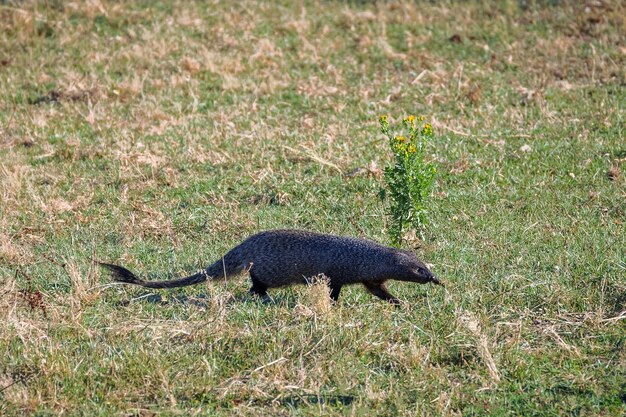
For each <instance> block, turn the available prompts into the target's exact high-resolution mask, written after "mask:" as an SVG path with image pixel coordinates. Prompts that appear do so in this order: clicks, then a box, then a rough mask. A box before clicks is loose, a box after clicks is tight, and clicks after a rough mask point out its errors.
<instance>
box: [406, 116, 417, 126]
mask: <svg viewBox="0 0 626 417" xmlns="http://www.w3.org/2000/svg"><path fill="white" fill-rule="evenodd" d="M406 121H407V122H409V123H411V125H413V123H415V116H413V115H410V116H408V117H407V118H406Z"/></svg>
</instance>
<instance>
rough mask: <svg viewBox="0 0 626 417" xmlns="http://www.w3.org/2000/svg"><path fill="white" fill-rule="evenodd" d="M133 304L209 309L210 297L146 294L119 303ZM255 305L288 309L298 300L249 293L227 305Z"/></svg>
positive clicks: (236, 296)
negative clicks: (264, 296) (263, 296)
mask: <svg viewBox="0 0 626 417" xmlns="http://www.w3.org/2000/svg"><path fill="white" fill-rule="evenodd" d="M133 303H144V304H159V305H162V306H174V305H178V306H193V307H197V308H208V307H209V305H210V297H209V296H208V295H207V294H197V295H184V294H180V295H162V294H156V293H153V292H150V293H146V294H143V295H140V296H138V297H135V298H133V299H131V300H124V301H120V302H119V304H118V305H119V306H122V307H125V306H128V305H130V304H133ZM245 303H253V304H258V305H267V306H280V307H286V308H294V307H295V306H296V305H297V299H296V298H295V297H292V296H286V295H282V294H275V295H272V296H268V297H266V298H261V297H257V296H254V295H250V294H247V293H242V294H237V295H233V296H231V297H229V298H228V301H227V304H228V305H234V304H245Z"/></svg>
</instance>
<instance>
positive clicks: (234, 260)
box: [101, 230, 443, 304]
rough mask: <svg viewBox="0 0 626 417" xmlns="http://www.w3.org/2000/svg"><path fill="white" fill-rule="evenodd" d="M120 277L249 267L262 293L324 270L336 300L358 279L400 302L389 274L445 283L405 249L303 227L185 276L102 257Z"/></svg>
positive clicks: (256, 240)
mask: <svg viewBox="0 0 626 417" xmlns="http://www.w3.org/2000/svg"><path fill="white" fill-rule="evenodd" d="M101 265H102V266H104V267H106V268H107V269H109V271H110V272H111V273H112V275H113V278H114V279H115V280H116V281H118V282H125V283H128V284H136V285H141V286H144V287H149V288H173V287H183V286H186V285H193V284H198V283H200V282H203V281H205V280H207V279H219V278H227V277H229V276H230V275H234V274H237V273H240V272H241V271H244V270H246V271H248V272H249V274H250V278H251V280H252V288H250V292H251V293H252V294H255V295H259V296H266V295H267V289H268V288H276V287H283V286H286V285H292V284H306V283H307V282H309V279H310V278H311V277H315V276H318V275H320V274H324V275H325V276H326V277H328V279H329V286H330V296H331V298H332V299H333V300H335V301H337V299H338V298H339V292H340V291H341V288H342V287H343V286H344V285H350V284H357V283H361V284H363V285H364V286H365V288H367V290H368V291H369V292H370V293H372V294H373V295H375V296H376V297H379V298H382V299H383V300H386V301H389V302H391V303H394V304H398V303H399V300H398V299H397V298H396V297H394V296H393V295H391V294H390V293H389V291H387V288H386V287H385V282H386V281H387V280H389V279H394V280H398V281H410V282H418V283H420V284H425V283H428V282H432V283H434V284H439V285H443V284H442V283H441V282H440V281H439V280H437V278H435V276H434V275H433V274H432V273H431V272H430V270H429V269H428V268H427V267H426V265H424V264H423V263H422V262H421V261H420V260H419V259H417V257H416V256H415V255H414V254H413V253H411V252H408V251H405V250H401V249H396V248H391V247H387V246H383V245H380V244H378V243H376V242H372V241H369V240H364V239H356V238H352V237H342V236H334V235H326V234H320V233H313V232H307V231H302V230H270V231H266V232H261V233H258V234H256V235H253V236H250V237H249V238H248V239H246V240H244V241H243V242H242V243H241V244H240V245H238V246H236V247H234V248H233V249H231V250H230V251H229V252H228V253H227V254H226V255H224V257H223V258H221V259H219V260H218V261H216V262H215V263H214V264H213V265H211V266H209V267H208V268H206V269H204V270H202V271H200V272H198V273H196V274H194V275H191V276H188V277H186V278H181V279H174V280H167V281H144V280H142V279H140V278H137V277H136V276H135V275H134V274H133V273H132V272H130V271H129V270H128V269H126V268H123V267H121V266H117V265H112V264H106V263H101Z"/></svg>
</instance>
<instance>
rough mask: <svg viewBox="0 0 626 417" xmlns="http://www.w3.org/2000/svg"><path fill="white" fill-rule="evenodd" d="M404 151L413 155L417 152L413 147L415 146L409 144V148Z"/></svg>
mask: <svg viewBox="0 0 626 417" xmlns="http://www.w3.org/2000/svg"><path fill="white" fill-rule="evenodd" d="M406 151H407V152H408V153H415V152H417V148H416V147H415V145H413V144H410V145H409V146H407V148H406Z"/></svg>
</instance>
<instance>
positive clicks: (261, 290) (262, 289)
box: [250, 274, 267, 298]
mask: <svg viewBox="0 0 626 417" xmlns="http://www.w3.org/2000/svg"><path fill="white" fill-rule="evenodd" d="M250 279H251V280H252V287H250V294H252V295H256V296H259V297H262V298H265V297H267V285H265V284H263V283H262V282H261V281H259V279H258V278H257V277H256V276H255V275H254V274H250Z"/></svg>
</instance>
